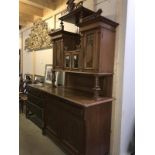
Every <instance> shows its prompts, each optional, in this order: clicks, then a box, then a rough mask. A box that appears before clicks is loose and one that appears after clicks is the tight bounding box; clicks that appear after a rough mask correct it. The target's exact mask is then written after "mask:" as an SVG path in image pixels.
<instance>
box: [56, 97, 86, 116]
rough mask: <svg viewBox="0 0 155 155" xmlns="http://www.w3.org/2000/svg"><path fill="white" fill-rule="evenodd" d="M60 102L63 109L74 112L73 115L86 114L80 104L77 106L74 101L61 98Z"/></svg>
mask: <svg viewBox="0 0 155 155" xmlns="http://www.w3.org/2000/svg"><path fill="white" fill-rule="evenodd" d="M58 102H59V104H61V108H63V110H65V111H67V112H69V113H72V114H73V115H76V116H80V117H83V116H84V109H83V108H81V107H79V106H76V105H75V104H73V103H72V102H70V101H67V100H64V99H60V98H59V99H58Z"/></svg>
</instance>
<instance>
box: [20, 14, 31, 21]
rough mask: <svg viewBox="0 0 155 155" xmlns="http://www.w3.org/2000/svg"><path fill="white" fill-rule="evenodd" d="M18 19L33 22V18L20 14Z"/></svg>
mask: <svg viewBox="0 0 155 155" xmlns="http://www.w3.org/2000/svg"><path fill="white" fill-rule="evenodd" d="M19 17H20V18H21V19H24V20H27V21H30V22H33V21H34V16H32V15H28V14H24V13H20V14H19Z"/></svg>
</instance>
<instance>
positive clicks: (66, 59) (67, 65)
mask: <svg viewBox="0 0 155 155" xmlns="http://www.w3.org/2000/svg"><path fill="white" fill-rule="evenodd" d="M70 63H71V62H70V56H69V55H66V56H65V67H66V68H69V67H70Z"/></svg>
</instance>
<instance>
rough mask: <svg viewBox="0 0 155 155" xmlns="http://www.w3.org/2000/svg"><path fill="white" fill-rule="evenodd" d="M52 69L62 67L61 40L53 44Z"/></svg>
mask: <svg viewBox="0 0 155 155" xmlns="http://www.w3.org/2000/svg"><path fill="white" fill-rule="evenodd" d="M53 67H54V68H56V69H59V68H62V67H63V40H62V39H58V40H55V41H54V43H53Z"/></svg>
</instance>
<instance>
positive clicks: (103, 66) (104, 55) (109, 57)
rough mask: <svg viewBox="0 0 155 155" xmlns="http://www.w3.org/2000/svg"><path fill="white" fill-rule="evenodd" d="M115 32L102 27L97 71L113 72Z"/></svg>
mask: <svg viewBox="0 0 155 155" xmlns="http://www.w3.org/2000/svg"><path fill="white" fill-rule="evenodd" d="M114 45H115V32H114V31H110V30H107V29H102V31H101V40H100V56H99V72H113V66H114V50H115V46H114Z"/></svg>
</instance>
